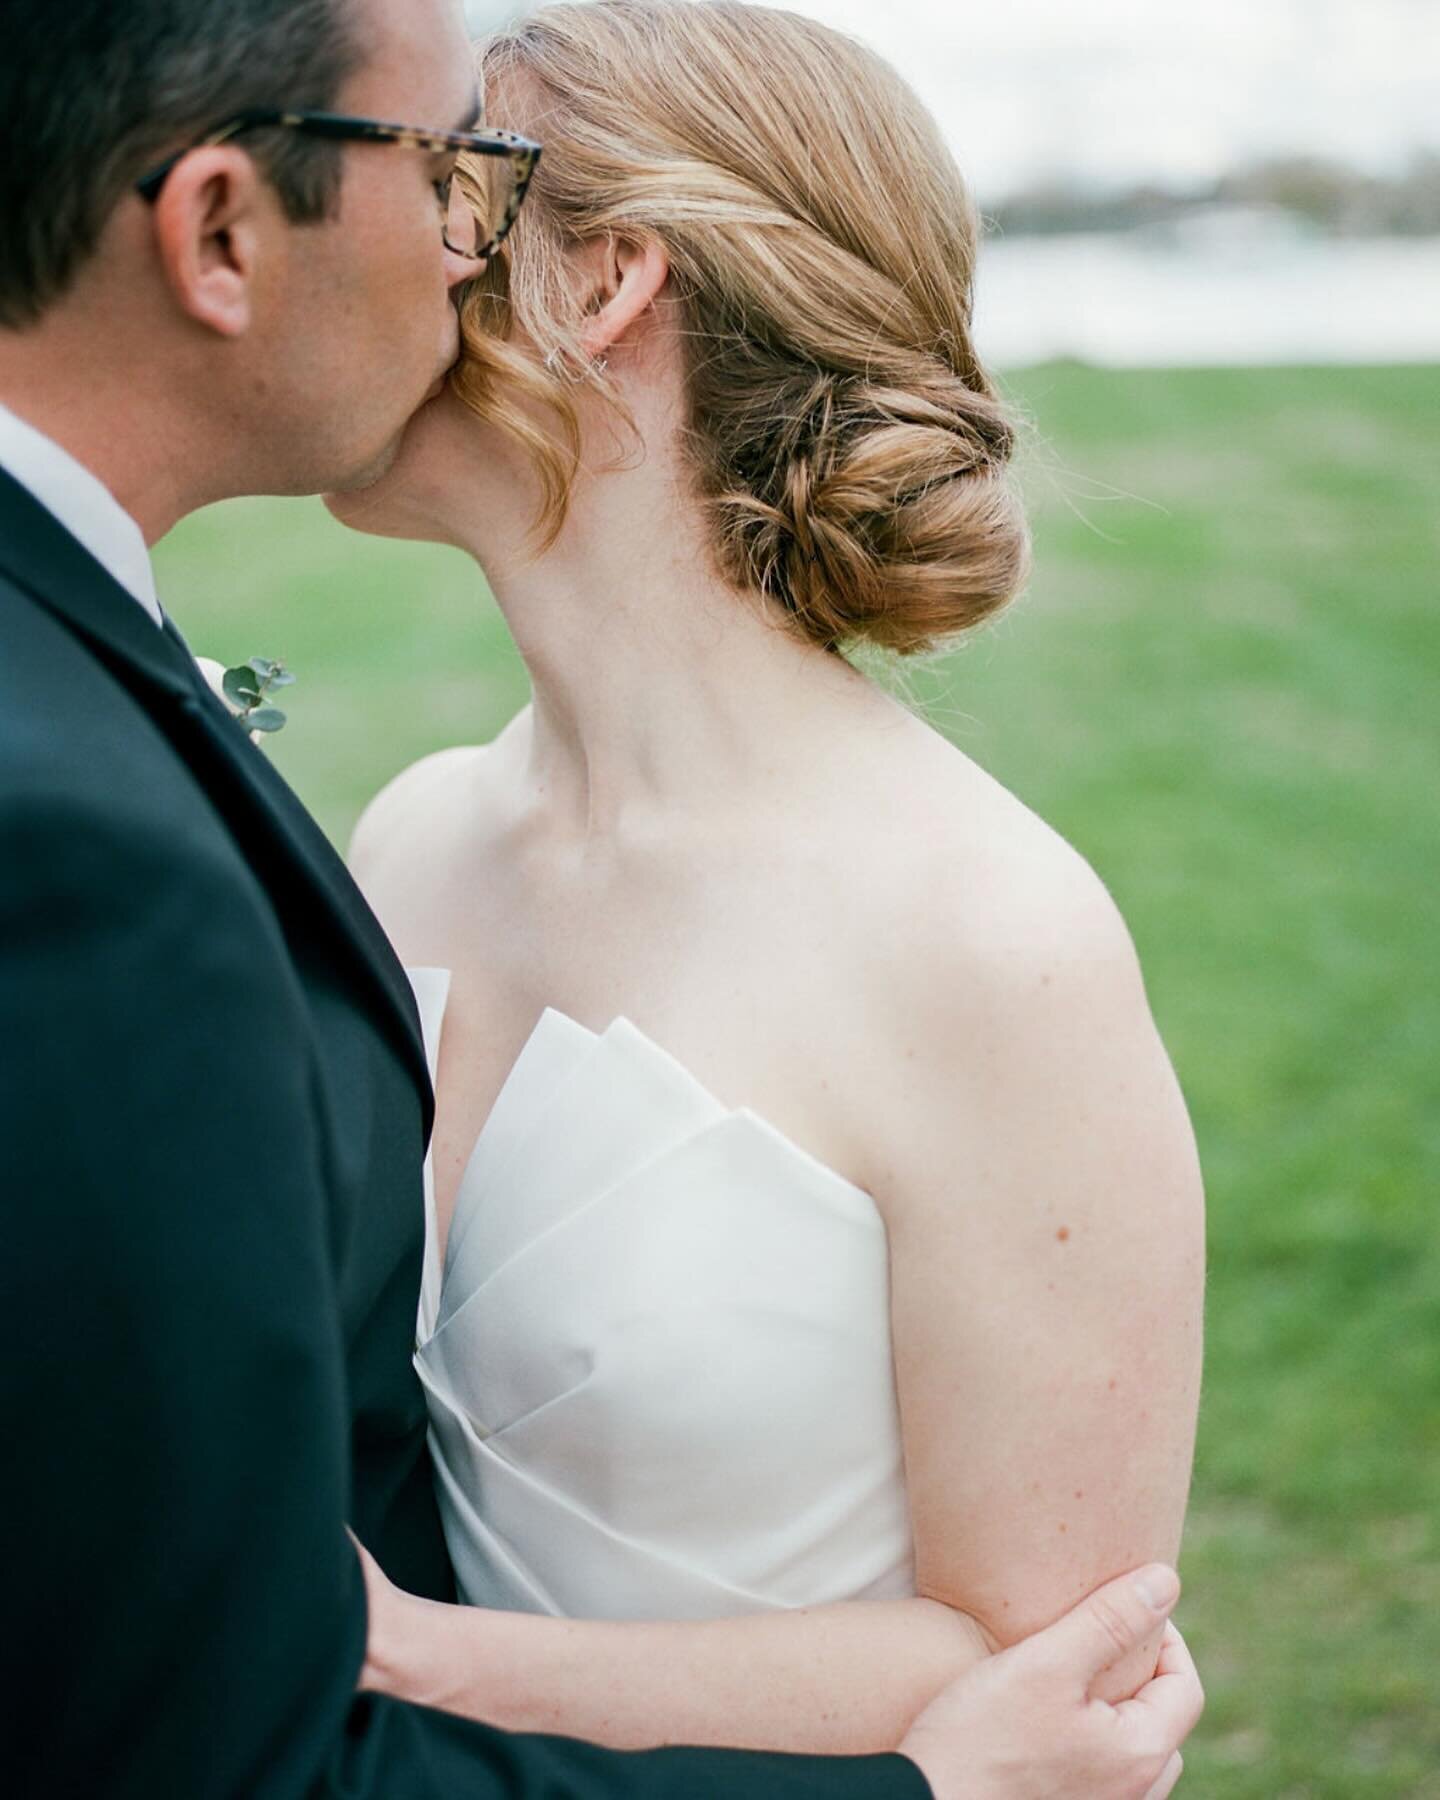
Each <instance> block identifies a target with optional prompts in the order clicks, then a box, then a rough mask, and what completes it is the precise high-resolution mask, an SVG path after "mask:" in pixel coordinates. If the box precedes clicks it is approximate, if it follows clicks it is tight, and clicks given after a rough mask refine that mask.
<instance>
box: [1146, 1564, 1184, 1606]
mask: <svg viewBox="0 0 1440 1800" xmlns="http://www.w3.org/2000/svg"><path fill="white" fill-rule="evenodd" d="M1135 1591H1136V1593H1137V1594H1139V1596H1140V1598H1141V1599H1142V1600H1143V1601H1144V1602H1145V1604H1146V1605H1147V1606H1148V1607H1151V1608H1152V1609H1153V1610H1154V1611H1155V1612H1157V1613H1163V1612H1169V1610H1170V1608H1171V1607H1172V1606H1173V1605H1174V1604H1175V1602H1176V1601H1177V1600H1178V1599H1179V1598H1180V1577H1179V1576H1178V1575H1177V1574H1176V1573H1175V1571H1174V1570H1173V1569H1171V1568H1167V1567H1166V1565H1165V1564H1164V1563H1151V1565H1150V1567H1149V1568H1148V1569H1142V1570H1141V1571H1140V1573H1139V1574H1138V1575H1137V1576H1136V1577H1135Z"/></svg>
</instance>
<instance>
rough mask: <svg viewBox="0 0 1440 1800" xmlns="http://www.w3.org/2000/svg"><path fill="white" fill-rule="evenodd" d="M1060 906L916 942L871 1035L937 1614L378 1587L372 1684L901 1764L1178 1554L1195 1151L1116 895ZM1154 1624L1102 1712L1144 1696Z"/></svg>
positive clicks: (1090, 884)
mask: <svg viewBox="0 0 1440 1800" xmlns="http://www.w3.org/2000/svg"><path fill="white" fill-rule="evenodd" d="M1053 887H1054V884H1053V882H1052V883H1051V884H1049V891H1048V892H1047V895H1046V897H1045V899H1044V902H1043V904H1042V905H1041V906H1040V907H1039V908H1038V916H1037V917H1032V918H1031V919H1029V920H1028V921H1027V920H1026V919H1024V918H1022V917H1021V916H1020V915H1019V913H1018V911H1017V910H1015V909H1012V910H1011V911H1009V912H1008V913H1007V918H1006V925H1005V931H1006V932H1007V933H1008V934H1009V941H1008V942H1005V941H994V940H992V941H990V942H987V943H985V944H983V945H981V946H978V947H974V948H972V949H971V951H970V952H969V953H968V954H967V952H966V950H965V948H964V946H963V944H962V945H960V946H957V945H956V944H954V943H953V942H952V943H949V944H946V943H943V942H940V943H936V944H935V945H934V946H933V947H932V948H931V950H930V952H929V953H928V954H925V955H918V954H917V948H918V947H917V945H916V944H915V943H914V941H913V940H912V942H911V944H910V946H909V952H908V960H909V961H910V962H911V964H912V966H913V967H914V968H915V970H916V975H917V978H916V979H915V981H914V984H913V990H912V991H911V992H910V993H909V995H908V998H907V995H906V986H907V984H906V981H905V979H904V974H905V972H904V971H892V972H891V973H892V974H894V975H896V976H897V977H898V978H897V979H896V980H895V981H894V982H893V983H892V984H891V986H890V987H889V990H888V1001H889V1005H890V1009H891V1012H892V1016H894V1017H895V1018H896V1019H897V1020H899V1021H901V1022H903V1024H904V1027H905V1031H906V1041H905V1042H904V1043H903V1044H896V1043H891V1044H885V1043H883V1041H880V1040H879V1038H878V1037H876V1038H874V1039H873V1049H874V1054H875V1060H874V1063H873V1066H868V1067H867V1068H866V1069H865V1070H863V1071H859V1072H857V1079H858V1082H859V1091H863V1092H864V1093H865V1095H866V1105H865V1113H866V1118H867V1121H874V1122H875V1123H876V1124H877V1125H879V1126H881V1127H883V1130H882V1135H881V1137H880V1138H879V1139H878V1140H877V1141H879V1142H880V1144H881V1146H882V1155H881V1160H880V1162H879V1163H878V1165H877V1167H876V1168H875V1170H874V1171H873V1173H872V1178H871V1185H872V1187H873V1191H874V1192H875V1193H876V1195H877V1197H878V1198H879V1200H880V1203H881V1205H882V1208H883V1210H884V1213H885V1217H886V1224H887V1228H888V1231H889V1234H890V1246H891V1271H892V1290H893V1293H892V1330H893V1336H894V1343H895V1355H896V1372H897V1382H898V1388H899V1397H900V1410H901V1420H902V1427H903V1432H904V1448H905V1464H906V1474H907V1482H908V1485H909V1491H910V1501H911V1511H912V1516H913V1523H914V1530H915V1541H916V1555H917V1574H918V1580H919V1584H920V1587H921V1597H920V1598H917V1599H914V1600H908V1601H897V1602H887V1603H877V1602H867V1603H857V1604H852V1605H844V1606H833V1607H820V1608H815V1609H811V1610H801V1611H794V1612H784V1613H778V1614H770V1615H764V1616H758V1617H753V1616H752V1617H746V1618H739V1619H726V1620H717V1621H714V1622H709V1623H663V1622H656V1623H649V1622H647V1623H634V1624H630V1623H622V1624H616V1623H608V1622H593V1621H568V1620H557V1619H550V1618H536V1617H531V1616H528V1615H516V1614H506V1613H493V1612H486V1611H481V1610H478V1609H472V1608H466V1607H437V1606H433V1605H431V1604H430V1603H427V1602H423V1601H415V1600H412V1599H410V1598H409V1597H408V1596H402V1595H398V1594H396V1593H395V1590H393V1589H388V1588H386V1587H385V1586H383V1585H382V1584H381V1582H380V1581H379V1580H378V1579H372V1600H373V1625H372V1636H371V1660H370V1662H369V1663H368V1664H367V1669H366V1675H365V1679H366V1682H367V1685H371V1686H375V1687H378V1688H381V1689H382V1690H384V1691H387V1692H391V1693H396V1694H399V1695H401V1696H402V1697H404V1698H407V1699H412V1700H418V1701H421V1702H423V1703H428V1704H430V1705H435V1706H441V1707H444V1708H445V1709H447V1710H449V1711H454V1712H460V1713H464V1714H468V1715H469V1716H471V1717H474V1718H479V1719H483V1720H486V1721H488V1722H490V1723H494V1724H499V1725H503V1726H508V1727H511V1728H523V1729H531V1730H545V1731H554V1732H559V1733H562V1734H566V1735H573V1736H582V1737H587V1738H591V1739H595V1740H598V1741H600V1742H603V1743H606V1744H611V1745H616V1746H623V1747H638V1746H643V1745H650V1744H656V1743H663V1742H671V1743H675V1742H685V1743H697V1744H704V1743H726V1744H733V1745H742V1746H747V1747H756V1748H784V1749H790V1750H816V1751H830V1752H841V1751H863V1750H875V1749H886V1748H890V1747H891V1746H893V1745H894V1744H895V1743H896V1742H897V1741H898V1739H899V1737H900V1735H901V1734H902V1732H903V1731H904V1729H905V1727H906V1726H907V1725H908V1723H909V1721H910V1719H911V1717H912V1716H913V1715H914V1714H915V1713H916V1712H917V1711H918V1710H919V1709H920V1707H921V1706H922V1705H923V1704H924V1703H925V1702H926V1701H927V1700H928V1699H929V1698H930V1696H931V1695H932V1694H934V1693H935V1692H936V1691H937V1690H938V1689H939V1688H940V1687H941V1686H943V1685H944V1683H945V1682H946V1681H947V1680H949V1679H950V1678H951V1677H953V1676H954V1675H956V1674H958V1673H959V1672H960V1671H961V1670H962V1669H964V1668H965V1667H967V1666H969V1665H970V1664H971V1663H973V1662H974V1661H976V1660H978V1659H979V1658H980V1657H981V1656H983V1655H985V1654H986V1650H987V1645H988V1646H989V1647H991V1648H994V1647H998V1646H999V1645H1001V1644H1008V1643H1012V1642H1014V1641H1016V1640H1017V1639H1019V1638H1020V1637H1022V1636H1026V1635H1028V1634H1029V1633H1030V1632H1032V1631H1034V1630H1036V1629H1037V1628H1038V1627H1040V1626H1041V1625H1044V1624H1047V1623H1048V1622H1049V1621H1051V1620H1052V1619H1055V1618H1058V1617H1059V1616H1060V1614H1061V1613H1063V1612H1065V1611H1066V1610H1067V1609H1068V1608H1069V1607H1070V1605H1071V1604H1072V1603H1073V1602H1074V1601H1075V1600H1077V1599H1078V1598H1079V1597H1080V1596H1081V1595H1083V1594H1085V1593H1088V1592H1090V1591H1091V1590H1092V1589H1094V1588H1095V1587H1097V1586H1098V1585H1099V1584H1100V1583H1101V1582H1102V1581H1104V1580H1106V1579H1108V1578H1109V1577H1110V1576H1112V1575H1116V1574H1119V1573H1121V1572H1122V1571H1124V1570H1126V1569H1129V1568H1132V1567H1136V1566H1138V1565H1140V1564H1141V1563H1144V1562H1147V1561H1151V1560H1173V1558H1174V1555H1175V1552H1176V1550H1177V1548H1178V1544H1179V1537H1180V1527H1181V1523H1182V1519H1183V1515H1184V1507H1185V1497H1186V1492H1187V1488H1188V1482H1189V1468H1190V1455H1191V1448H1192V1443H1193V1436H1194V1424H1195V1410H1196V1400H1197V1390H1198V1375H1199V1342H1200V1305H1201V1266H1202V1246H1201V1236H1202V1224H1201V1210H1202V1209H1201V1197H1200V1186H1199V1177H1198V1170H1197V1167H1196V1161H1195V1153H1194V1145H1193V1141H1192V1139H1191V1135H1190V1130H1189V1124H1188V1121H1187V1119H1186V1116H1185V1110H1184V1106H1183V1103H1182V1101H1181V1099H1180V1096H1179V1092H1178V1089H1177V1087H1176V1084H1175V1080H1174V1076H1173V1074H1172V1072H1171V1069H1170V1065H1169V1062H1168V1060H1167V1059H1166V1056H1165V1053H1164V1051H1163V1049H1162V1048H1161V1046H1160V1043H1159V1040H1158V1038H1157V1036H1156V1034H1155V1030H1154V1026H1153V1024H1152V1022H1151V1019H1150V1014H1149V1010H1148V1007H1147V1005H1146V1002H1145V996H1144V991H1143V987H1142V985H1141V982H1140V978H1139V972H1138V969H1137V967H1136V965H1135V959H1134V953H1133V950H1132V949H1131V947H1130V942H1129V937H1128V934H1127V933H1126V931H1125V928H1124V926H1123V924H1122V923H1121V921H1120V920H1119V919H1118V917H1117V916H1116V915H1115V913H1114V909H1113V907H1112V906H1111V904H1110V902H1109V899H1108V896H1106V895H1105V894H1104V892H1103V889H1100V888H1099V885H1098V883H1095V882H1094V879H1093V877H1091V876H1089V874H1088V871H1086V872H1084V873H1083V875H1082V876H1080V877H1079V878H1078V879H1077V881H1076V889H1075V891H1074V892H1072V893H1070V894H1068V895H1059V896H1057V895H1056V894H1055V892H1054V891H1053ZM859 1035H860V1036H861V1037H862V1038H864V1039H866V1041H867V1042H871V1041H872V1040H871V1039H870V1038H869V1037H867V1034H863V1033H862V1034H859ZM897 1074H898V1076H899V1079H897ZM939 1602H943V1603H944V1604H943V1605H942V1604H937V1603H939ZM1159 1633H1160V1628H1159V1627H1158V1626H1157V1632H1156V1639H1155V1643H1154V1644H1152V1645H1149V1646H1147V1647H1144V1648H1142V1649H1141V1650H1140V1651H1139V1652H1137V1653H1136V1654H1135V1655H1134V1656H1133V1657H1132V1658H1130V1659H1129V1660H1128V1661H1127V1662H1126V1663H1125V1664H1124V1665H1123V1666H1121V1667H1117V1668H1116V1669H1114V1670H1112V1671H1111V1672H1110V1675H1109V1678H1108V1680H1107V1682H1106V1684H1105V1685H1103V1686H1097V1689H1096V1692H1097V1693H1099V1694H1101V1695H1102V1697H1111V1698H1114V1697H1119V1696H1120V1695H1122V1694H1129V1693H1132V1692H1134V1691H1135V1690H1136V1689H1137V1688H1138V1687H1139V1686H1140V1685H1141V1684H1142V1683H1143V1682H1144V1681H1145V1679H1146V1678H1147V1677H1148V1676H1149V1675H1150V1673H1151V1672H1152V1670H1153V1668H1154V1664H1155V1653H1156V1650H1157V1649H1158V1644H1159Z"/></svg>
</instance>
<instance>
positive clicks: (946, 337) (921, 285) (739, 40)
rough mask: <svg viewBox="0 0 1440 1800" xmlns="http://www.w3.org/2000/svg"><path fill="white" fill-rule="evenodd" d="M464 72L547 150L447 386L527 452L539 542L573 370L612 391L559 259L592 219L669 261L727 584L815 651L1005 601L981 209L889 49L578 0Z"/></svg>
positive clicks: (1001, 437)
mask: <svg viewBox="0 0 1440 1800" xmlns="http://www.w3.org/2000/svg"><path fill="white" fill-rule="evenodd" d="M481 80H482V85H483V90H484V93H485V101H486V121H487V123H489V124H496V125H507V126H510V127H511V128H513V129H517V130H521V131H524V132H526V133H528V134H530V135H533V136H535V137H538V138H539V139H541V141H542V142H543V144H544V146H545V149H544V155H543V156H542V158H541V161H540V165H539V168H538V171H537V173H536V176H535V181H534V185H533V187H532V190H531V193H530V196H529V198H528V199H527V201H526V204H525V207H524V209H523V210H522V212H521V214H520V218H519V220H518V222H517V224H516V226H515V228H514V230H513V232H512V233H511V236H510V239H509V254H508V256H507V255H504V254H502V255H500V256H497V257H496V258H495V259H493V262H492V264H491V266H490V267H489V268H488V269H487V270H486V272H485V274H484V275H483V276H482V277H481V279H480V280H479V281H478V282H477V283H476V284H475V285H474V287H473V288H472V289H471V291H470V294H469V296H468V299H467V301H466V304H465V306H464V308H463V320H462V324H463V339H464V346H465V357H464V360H463V361H462V363H461V365H460V369H459V371H458V373H457V388H458V391H459V392H460V395H461V397H462V398H463V399H464V400H465V401H466V402H467V403H468V404H469V405H470V406H471V407H472V409H473V410H474V411H475V412H476V413H478V414H479V415H480V416H481V417H483V418H485V419H487V420H489V421H490V422H492V423H493V424H495V425H497V426H500V427H502V428H503V429H505V430H506V431H507V432H508V433H510V434H511V435H512V437H513V438H515V439H516V440H518V441H519V442H520V443H521V444H522V445H523V446H524V448H525V450H526V451H527V452H528V453H529V455H530V457H531V459H532V460H533V462H534V464H535V467H536V469H537V471H538V473H539V476H540V480H541V485H542V493H543V506H542V513H541V518H540V520H539V522H538V523H539V528H540V531H541V533H542V536H543V537H544V539H545V540H546V541H547V542H553V540H554V536H555V534H556V533H558V531H559V530H560V528H561V526H562V525H563V522H564V519H565V513H566V508H567V505H568V501H569V496H570V491H571V488H572V485H573V482H574V480H575V476H576V473H577V470H578V465H579V442H580V439H579V428H578V423H577V419H576V413H575V396H576V393H577V392H578V391H579V389H580V384H582V383H590V384H592V385H593V386H594V387H595V388H597V389H598V390H599V391H601V392H605V393H607V394H608V396H609V398H610V399H612V400H615V401H617V404H618V397H617V396H616V395H615V394H614V392H613V390H612V389H610V388H609V385H608V383H607V380H606V376H605V372H604V369H603V367H599V366H596V365H594V364H592V363H591V361H590V359H589V358H588V357H587V356H586V355H585V354H584V352H583V351H582V349H581V348H580V333H581V331H582V328H583V326H584V323H585V320H584V316H583V313H582V312H581V310H580V306H579V303H578V301H577V298H576V295H575V293H574V291H573V276H572V275H571V274H570V271H569V267H568V265H567V261H566V250H567V247H569V246H570V245H572V244H575V243H577V242H579V241H582V240H585V239H590V238H595V237H600V236H603V235H605V234H607V233H611V234H615V235H616V236H619V237H624V238H628V239H630V240H632V241H640V242H645V241H652V242H654V241H658V242H659V243H660V244H661V245H663V247H664V249H665V250H666V252H667V253H668V255H669V259H670V268H671V276H670V282H669V284H668V287H667V293H668V295H669V296H670V297H672V299H673V300H674V301H675V302H676V304H677V306H678V309H679V316H678V325H679V328H680V331H681V334H682V339H683V342H684V343H685V344H686V345H687V346H688V349H689V356H688V369H687V384H688V411H689V416H688V431H687V448H688V452H689V455H690V458H691V460H692V462H693V466H694V470H695V475H696V484H697V491H698V493H699V495H700V497H701V499H702V500H703V502H704V504H705V506H706V509H707V512H708V518H709V523H710V529H711V534H712V546H713V553H714V556H715V561H716V564H717V567H718V569H719V571H720V573H721V574H722V576H723V577H724V579H725V580H727V581H728V582H730V583H732V584H733V585H734V586H735V587H736V588H737V589H740V590H741V591H744V592H750V593H760V594H763V595H765V596H767V597H768V598H769V599H770V600H771V601H772V602H774V603H775V604H776V605H777V606H778V607H779V608H781V609H782V610H783V612H784V614H785V615H788V618H789V620H790V621H791V623H792V627H793V629H794V630H796V631H797V632H798V633H800V634H801V635H802V636H803V637H805V638H807V639H809V640H811V641H812V642H814V643H816V644H819V645H822V646H824V647H825V648H827V649H834V648H837V647H839V646H840V645H843V644H853V643H857V642H861V641H868V642H870V643H872V644H876V645H879V646H882V647H884V648H886V649H889V650H892V651H898V652H902V653H908V652H913V651H922V650H927V649H929V648H931V647H932V646H933V645H934V644H935V643H936V642H937V641H938V640H940V639H942V638H945V637H947V636H949V635H950V634H952V633H955V632H958V631H962V630H964V629H965V628H966V627H968V626H972V625H974V624H977V623H978V622H979V621H980V620H982V619H984V618H986V617H987V616H988V615H989V614H991V613H993V612H994V611H995V610H996V609H997V608H999V607H1000V606H1002V605H1003V604H1004V603H1005V602H1006V601H1007V600H1008V599H1010V598H1011V596H1012V595H1013V594H1014V593H1015V592H1016V590H1017V588H1018V587H1019V586H1020V584H1021V582H1022V581H1023V579H1024V576H1025V571H1026V567H1027V551H1028V539H1027V532H1026V527H1025V520H1024V516H1023V513H1022V509H1021V506H1020V502H1019V499H1018V496H1017V494H1016V491H1015V488H1014V486H1013V483H1012V479H1011V477H1010V474H1009V470H1008V465H1009V462H1010V457H1011V453H1012V451H1013V449H1014V445H1015V429H1014V426H1013V424H1012V422H1011V420H1010V419H1009V417H1008V416H1007V413H1006V410H1005V408H1004V406H1003V405H1002V404H1001V401H1000V400H999V398H998V396H997V394H996V391H995V388H994V386H993V385H992V383H991V381H990V379H989V377H988V376H987V374H986V372H985V370H984V369H983V368H982V367H981V366H980V363H979V362H978V360H977V359H976V355H975V351H974V347H973V345H972V343H971V338H970V312H971V283H972V278H973V273H974V263H975V248H976V238H977V221H976V214H975V210H974V207H973V205H972V203H971V201H970V198H969V195H968V193H967V191H966V189H965V185H964V183H963V181H962V179H961V177H960V173H959V171H958V170H957V168H956V167H955V164H954V161H953V160H952V158H951V156H950V154H949V152H948V150H947V149H946V148H945V145H944V144H943V142H942V141H941V139H940V136H939V133H938V131H937V129H936V127H935V124H934V122H933V121H932V119H931V118H930V116H929V115H928V114H927V113H926V111H925V110H924V108H923V107H922V106H921V105H920V103H919V101H918V100H917V99H916V98H915V96H914V95H913V94H912V93H911V92H910V90H909V89H908V88H907V87H906V86H905V84H904V83H903V82H902V81H901V80H900V78H899V77H898V76H897V75H896V74H895V72H894V71H893V70H892V69H891V68H890V67H889V65H888V64H887V63H885V62H884V61H883V60H882V59H881V58H879V57H878V56H875V55H873V54H871V53H870V52H869V51H867V50H865V49H863V48H862V47H861V46H860V45H858V44H856V43H854V42H852V41H851V40H850V39H848V38H846V37H843V36H841V35H840V34H839V33H837V32H835V31H832V30H829V29H827V28H826V27H824V26H822V25H818V24H815V23H813V22H812V21H810V20H808V19H803V18H800V17H797V16H796V15H795V14H793V13H787V12H779V11H774V10H771V9H770V8H767V7H759V6H750V5H742V4H738V3H737V0H586V3H585V4H579V5H558V6H550V7H547V8H545V9H544V10H543V11H541V12H539V13H538V14H535V15H533V16H531V17H530V18H528V19H525V20H522V21H521V22H520V23H518V24H516V25H515V26H514V27H512V28H510V29H508V30H506V31H504V32H502V33H501V34H499V35H498V36H496V37H494V38H492V39H490V40H489V41H488V42H487V43H486V44H485V45H484V46H483V47H482V51H481ZM475 173H476V175H477V176H478V174H479V171H476V172H475ZM622 410H623V409H622Z"/></svg>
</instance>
